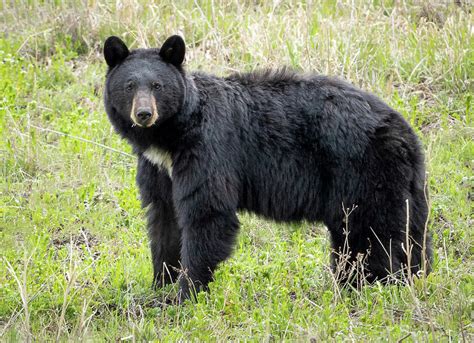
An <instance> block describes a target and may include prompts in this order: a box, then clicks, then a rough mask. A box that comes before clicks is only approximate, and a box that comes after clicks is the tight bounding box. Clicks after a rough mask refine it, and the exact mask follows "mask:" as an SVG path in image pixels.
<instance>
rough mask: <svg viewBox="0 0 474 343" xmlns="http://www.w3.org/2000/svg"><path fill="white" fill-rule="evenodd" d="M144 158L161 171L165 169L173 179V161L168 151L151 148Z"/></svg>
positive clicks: (147, 150)
mask: <svg viewBox="0 0 474 343" xmlns="http://www.w3.org/2000/svg"><path fill="white" fill-rule="evenodd" d="M143 156H144V157H145V158H146V159H147V160H148V161H150V162H151V163H153V164H154V165H155V166H157V167H158V168H160V169H165V170H166V171H167V172H168V175H169V176H170V177H171V175H172V172H173V160H172V159H171V155H170V153H169V152H167V151H166V150H163V149H160V148H157V147H155V146H151V147H149V148H148V149H146V150H145V152H144V153H143Z"/></svg>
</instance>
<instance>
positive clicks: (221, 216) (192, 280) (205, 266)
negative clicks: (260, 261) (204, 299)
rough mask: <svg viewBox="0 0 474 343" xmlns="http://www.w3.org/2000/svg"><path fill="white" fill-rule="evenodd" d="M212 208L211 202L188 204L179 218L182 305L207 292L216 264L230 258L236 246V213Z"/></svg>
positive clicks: (237, 226)
mask: <svg viewBox="0 0 474 343" xmlns="http://www.w3.org/2000/svg"><path fill="white" fill-rule="evenodd" d="M198 198H199V197H198ZM210 206H212V204H211V203H209V202H192V201H191V202H188V203H187V204H186V205H185V207H184V208H186V210H184V211H183V212H185V213H186V215H184V217H180V224H182V227H183V236H182V246H181V263H182V268H183V272H182V275H181V279H180V291H179V301H180V302H182V301H183V300H185V299H188V298H191V297H193V298H194V296H195V295H196V293H197V292H199V291H201V290H207V286H208V283H209V282H210V281H212V276H213V272H214V270H215V269H216V267H217V265H218V264H219V263H220V262H222V261H224V260H225V259H227V258H228V257H229V256H230V254H231V252H232V248H233V246H234V242H235V237H236V235H237V232H238V228H239V222H238V219H237V215H236V213H235V210H233V209H232V210H229V209H227V210H222V209H221V210H217V209H216V208H209V207H210ZM181 214H184V213H181Z"/></svg>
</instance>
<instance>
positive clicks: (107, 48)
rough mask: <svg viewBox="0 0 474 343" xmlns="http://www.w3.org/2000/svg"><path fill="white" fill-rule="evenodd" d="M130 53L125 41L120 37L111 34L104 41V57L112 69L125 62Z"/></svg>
mask: <svg viewBox="0 0 474 343" xmlns="http://www.w3.org/2000/svg"><path fill="white" fill-rule="evenodd" d="M129 53H130V51H128V48H127V46H126V45H125V43H124V42H123V41H122V40H121V39H120V38H118V37H115V36H111V37H109V38H107V40H106V41H105V43H104V58H105V61H106V62H107V64H108V66H109V67H110V68H111V69H112V68H113V67H115V66H116V65H117V64H119V63H120V62H123V60H124V59H126V58H127V56H128V54H129Z"/></svg>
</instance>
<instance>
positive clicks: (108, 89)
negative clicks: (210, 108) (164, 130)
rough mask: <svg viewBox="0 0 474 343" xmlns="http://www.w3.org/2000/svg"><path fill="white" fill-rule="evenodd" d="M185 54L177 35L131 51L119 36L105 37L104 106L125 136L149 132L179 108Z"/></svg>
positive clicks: (181, 40)
mask: <svg viewBox="0 0 474 343" xmlns="http://www.w3.org/2000/svg"><path fill="white" fill-rule="evenodd" d="M184 54H185V44H184V41H183V39H182V38H181V37H180V36H171V37H169V38H168V39H167V40H166V41H165V43H164V44H163V46H162V47H161V48H160V49H136V50H131V51H130V50H129V49H128V48H127V46H126V45H125V43H124V42H123V41H122V40H121V39H120V38H118V37H115V36H112V37H109V38H108V39H107V40H106V41H105V44H104V57H105V61H106V62H107V65H108V72H107V79H106V84H105V92H104V101H105V109H106V111H107V114H108V116H109V119H110V121H111V122H112V124H113V125H114V127H115V129H116V130H117V131H118V132H119V133H121V134H122V135H123V136H124V137H126V138H131V136H140V135H149V134H150V132H151V131H153V130H155V129H157V128H158V127H159V126H160V125H161V124H162V123H163V122H165V121H166V120H168V119H169V118H171V117H173V116H174V115H176V114H177V113H179V112H180V111H181V109H182V108H183V106H184V102H185V98H186V76H185V73H184V70H183V68H182V63H183V60H184Z"/></svg>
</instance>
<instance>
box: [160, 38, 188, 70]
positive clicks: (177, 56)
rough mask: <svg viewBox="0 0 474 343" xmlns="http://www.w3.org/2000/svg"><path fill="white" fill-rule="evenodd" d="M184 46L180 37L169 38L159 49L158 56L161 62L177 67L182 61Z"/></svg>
mask: <svg viewBox="0 0 474 343" xmlns="http://www.w3.org/2000/svg"><path fill="white" fill-rule="evenodd" d="M185 52H186V46H185V45H184V40H183V38H181V37H180V36H177V35H174V36H171V37H169V38H168V39H167V40H166V41H165V42H164V43H163V46H162V47H161V49H160V56H161V58H162V59H163V61H165V62H168V63H171V64H173V65H175V66H176V67H179V66H180V65H181V63H183V61H184V53H185Z"/></svg>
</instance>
